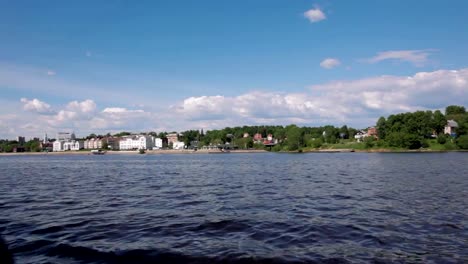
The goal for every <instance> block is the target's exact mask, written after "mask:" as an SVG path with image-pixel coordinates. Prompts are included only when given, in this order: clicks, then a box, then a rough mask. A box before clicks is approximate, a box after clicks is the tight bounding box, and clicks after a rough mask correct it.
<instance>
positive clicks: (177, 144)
mask: <svg viewBox="0 0 468 264" xmlns="http://www.w3.org/2000/svg"><path fill="white" fill-rule="evenodd" d="M184 147H185V143H184V142H180V141H177V142H173V143H172V148H173V149H184Z"/></svg>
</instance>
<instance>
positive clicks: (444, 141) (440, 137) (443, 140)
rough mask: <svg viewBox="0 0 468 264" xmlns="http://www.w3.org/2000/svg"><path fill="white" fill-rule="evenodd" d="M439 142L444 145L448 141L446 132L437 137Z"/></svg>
mask: <svg viewBox="0 0 468 264" xmlns="http://www.w3.org/2000/svg"><path fill="white" fill-rule="evenodd" d="M437 143H439V144H441V145H444V144H445V143H447V137H446V136H445V135H444V134H440V135H439V136H438V137H437Z"/></svg>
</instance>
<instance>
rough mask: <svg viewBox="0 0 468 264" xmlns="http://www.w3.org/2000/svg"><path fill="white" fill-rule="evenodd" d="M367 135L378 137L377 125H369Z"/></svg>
mask: <svg viewBox="0 0 468 264" xmlns="http://www.w3.org/2000/svg"><path fill="white" fill-rule="evenodd" d="M367 136H368V137H377V128H375V127H369V128H368V129H367Z"/></svg>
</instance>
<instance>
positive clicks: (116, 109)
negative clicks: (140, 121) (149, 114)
mask: <svg viewBox="0 0 468 264" xmlns="http://www.w3.org/2000/svg"><path fill="white" fill-rule="evenodd" d="M102 112H103V113H107V114H128V113H143V112H144V111H143V110H139V109H138V110H129V109H127V108H121V107H108V108H105V109H104V110H102Z"/></svg>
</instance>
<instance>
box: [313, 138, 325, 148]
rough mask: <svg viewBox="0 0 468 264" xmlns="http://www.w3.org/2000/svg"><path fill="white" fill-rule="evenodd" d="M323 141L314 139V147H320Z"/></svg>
mask: <svg viewBox="0 0 468 264" xmlns="http://www.w3.org/2000/svg"><path fill="white" fill-rule="evenodd" d="M322 144H323V142H322V140H321V139H316V140H313V141H312V147H313V148H320V147H321V146H322Z"/></svg>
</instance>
